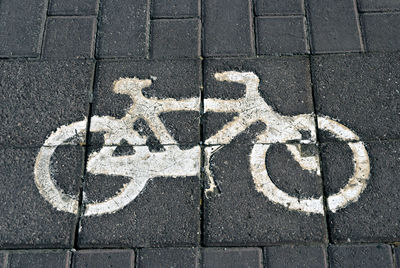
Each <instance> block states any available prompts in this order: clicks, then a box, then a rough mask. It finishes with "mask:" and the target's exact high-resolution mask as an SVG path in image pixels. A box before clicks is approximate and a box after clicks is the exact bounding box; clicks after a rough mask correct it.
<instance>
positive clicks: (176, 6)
mask: <svg viewBox="0 0 400 268" xmlns="http://www.w3.org/2000/svg"><path fill="white" fill-rule="evenodd" d="M151 4H152V10H151V17H152V18H195V17H198V16H199V13H200V1H199V0H173V1H170V0H154V1H152V3H151Z"/></svg>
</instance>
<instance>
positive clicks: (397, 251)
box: [393, 246, 400, 267]
mask: <svg viewBox="0 0 400 268" xmlns="http://www.w3.org/2000/svg"><path fill="white" fill-rule="evenodd" d="M393 253H394V257H395V265H396V267H398V266H400V247H398V246H397V247H395V248H394V249H393Z"/></svg>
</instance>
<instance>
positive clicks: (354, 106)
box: [312, 54, 400, 141]
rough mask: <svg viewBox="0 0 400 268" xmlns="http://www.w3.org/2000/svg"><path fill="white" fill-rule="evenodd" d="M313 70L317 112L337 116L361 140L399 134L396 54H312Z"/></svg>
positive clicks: (399, 66) (399, 75)
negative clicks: (315, 55)
mask: <svg viewBox="0 0 400 268" xmlns="http://www.w3.org/2000/svg"><path fill="white" fill-rule="evenodd" d="M372 66H373V67H372ZM312 73H313V78H312V79H313V84H314V90H315V102H316V111H317V113H318V114H319V115H321V114H322V115H327V116H330V117H332V118H335V119H337V120H339V122H340V123H341V124H343V125H345V126H347V127H348V128H350V129H351V130H352V131H354V132H355V133H356V134H357V135H358V136H359V137H360V138H361V140H365V139H368V140H370V139H398V138H399V133H400V126H399V124H396V123H394V122H399V120H400V91H399V84H400V63H399V54H359V55H356V54H351V55H349V54H348V55H340V56H339V55H330V56H318V57H313V60H312ZM319 138H320V140H322V141H327V140H333V137H330V136H322V135H320V137H319Z"/></svg>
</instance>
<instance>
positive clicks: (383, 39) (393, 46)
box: [361, 1, 400, 51]
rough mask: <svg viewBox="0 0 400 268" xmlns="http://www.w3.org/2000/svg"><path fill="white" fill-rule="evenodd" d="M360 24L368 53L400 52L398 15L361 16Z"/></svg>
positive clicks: (399, 18) (376, 14) (399, 16)
mask: <svg viewBox="0 0 400 268" xmlns="http://www.w3.org/2000/svg"><path fill="white" fill-rule="evenodd" d="M399 3H400V1H399ZM361 23H362V26H363V32H364V38H365V42H366V48H367V50H368V51H399V50H400V38H399V35H400V29H399V27H398V25H399V24H400V14H399V13H371V14H362V15H361Z"/></svg>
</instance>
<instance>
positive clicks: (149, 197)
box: [79, 148, 201, 248]
mask: <svg viewBox="0 0 400 268" xmlns="http://www.w3.org/2000/svg"><path fill="white" fill-rule="evenodd" d="M135 150H137V148H135ZM156 163H157V162H156ZM122 179H124V180H125V181H123V180H122ZM110 180H115V181H116V182H121V183H120V184H119V187H114V188H112V189H116V190H115V191H114V192H113V193H111V194H110V187H107V186H108V185H107V184H106V185H104V182H106V181H110ZM141 181H142V178H140V177H135V176H132V177H127V176H125V177H121V176H112V177H111V176H109V175H108V176H107V175H105V174H98V175H96V176H93V177H92V178H91V179H90V180H88V181H86V185H85V189H84V193H85V195H86V196H87V199H86V200H85V202H86V209H85V212H84V214H85V216H83V217H82V218H81V229H80V232H79V247H81V248H93V247H116V248H120V247H170V246H175V247H179V246H195V245H197V244H198V243H199V234H200V226H199V223H200V208H199V206H200V194H201V192H200V180H199V178H197V177H184V176H180V177H155V178H151V179H149V180H148V181H147V183H146V185H145V186H143V185H142V186H140V184H141V183H142V182H141ZM128 183H130V184H129V187H136V189H137V191H138V192H139V194H138V195H137V196H134V195H133V196H127V198H128V199H129V200H128V203H127V204H126V205H124V203H118V202H120V201H119V200H120V199H118V196H120V195H119V193H121V192H122V193H123V191H124V190H125V187H127V185H128ZM135 183H136V184H135ZM132 185H134V186H132ZM138 187H141V188H138ZM142 187H143V188H142ZM96 193H97V196H98V198H96V199H95V198H94V194H96ZM123 194H124V193H123ZM100 196H101V197H102V198H101V199H100ZM114 197H116V198H117V199H115V203H114V204H116V205H117V206H118V207H116V208H115V209H114V211H109V212H107V211H106V212H105V213H104V214H101V213H102V211H101V210H98V213H97V214H96V213H93V214H91V215H87V214H88V213H87V212H88V211H89V209H91V210H92V212H93V211H94V209H96V207H95V205H92V204H99V203H101V202H105V201H107V200H111V201H110V202H111V203H113V201H112V200H114V199H112V198H114ZM114 207H115V205H114Z"/></svg>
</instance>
